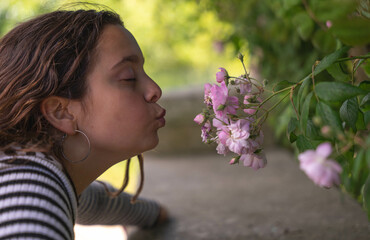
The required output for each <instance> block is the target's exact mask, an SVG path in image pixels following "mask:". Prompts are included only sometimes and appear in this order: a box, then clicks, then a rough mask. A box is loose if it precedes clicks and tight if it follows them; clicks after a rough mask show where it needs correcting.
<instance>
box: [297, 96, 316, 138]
mask: <svg viewBox="0 0 370 240" xmlns="http://www.w3.org/2000/svg"><path fill="white" fill-rule="evenodd" d="M312 95H313V92H310V93H309V94H308V95H307V97H306V99H305V101H304V103H303V106H302V112H301V119H300V120H301V121H300V123H301V130H302V133H303V135H305V136H306V126H307V119H308V114H309V110H310V102H311V98H312Z"/></svg>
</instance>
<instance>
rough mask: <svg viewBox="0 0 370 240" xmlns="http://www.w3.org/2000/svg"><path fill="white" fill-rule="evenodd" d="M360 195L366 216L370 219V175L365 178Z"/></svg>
mask: <svg viewBox="0 0 370 240" xmlns="http://www.w3.org/2000/svg"><path fill="white" fill-rule="evenodd" d="M362 196H363V202H364V207H365V209H366V211H367V217H368V219H369V221H370V176H369V177H368V178H367V180H366V182H365V186H364V189H363V193H362Z"/></svg>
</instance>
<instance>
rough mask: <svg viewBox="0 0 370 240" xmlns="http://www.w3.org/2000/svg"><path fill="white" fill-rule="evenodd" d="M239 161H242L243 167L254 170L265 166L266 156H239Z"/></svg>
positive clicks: (250, 154) (252, 154) (253, 154)
mask: <svg viewBox="0 0 370 240" xmlns="http://www.w3.org/2000/svg"><path fill="white" fill-rule="evenodd" d="M240 161H243V165H244V166H246V167H251V168H253V169H254V170H258V169H260V168H264V167H265V166H266V164H267V160H266V156H265V154H264V153H258V154H255V153H247V154H243V155H241V156H240Z"/></svg>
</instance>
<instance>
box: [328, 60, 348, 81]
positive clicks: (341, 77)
mask: <svg viewBox="0 0 370 240" xmlns="http://www.w3.org/2000/svg"><path fill="white" fill-rule="evenodd" d="M326 70H327V71H328V73H329V74H330V75H331V76H332V77H333V78H334V79H335V80H337V81H341V82H348V81H350V76H349V75H348V74H347V73H345V72H344V71H343V69H342V66H341V65H340V63H334V64H332V65H330V67H328V68H327V69H326Z"/></svg>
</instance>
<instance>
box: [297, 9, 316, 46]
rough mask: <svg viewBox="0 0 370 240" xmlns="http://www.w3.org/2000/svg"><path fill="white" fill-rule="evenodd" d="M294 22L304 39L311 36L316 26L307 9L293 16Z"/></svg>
mask: <svg viewBox="0 0 370 240" xmlns="http://www.w3.org/2000/svg"><path fill="white" fill-rule="evenodd" d="M293 24H294V25H295V26H296V29H297V32H298V34H299V36H300V37H301V38H302V39H303V40H308V39H309V38H310V36H311V34H312V32H313V30H314V27H315V24H314V22H313V21H312V19H311V18H310V16H309V15H308V14H307V12H305V11H302V12H299V13H297V14H296V15H295V16H294V17H293Z"/></svg>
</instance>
